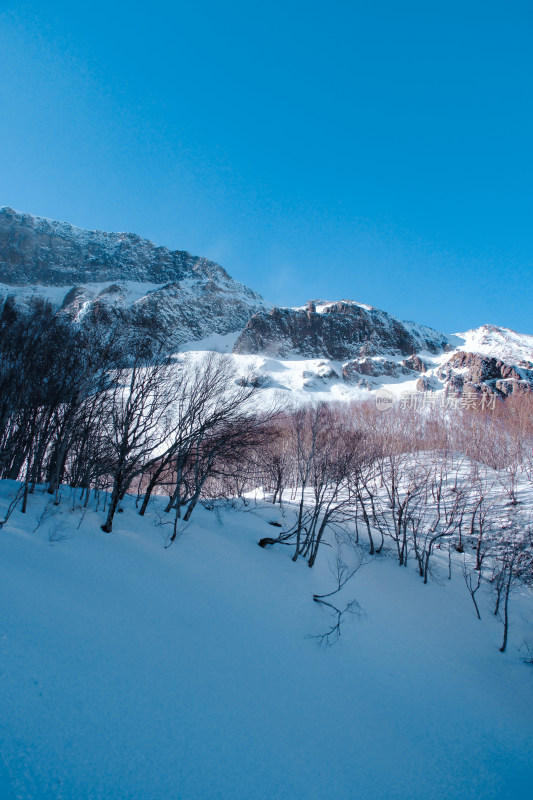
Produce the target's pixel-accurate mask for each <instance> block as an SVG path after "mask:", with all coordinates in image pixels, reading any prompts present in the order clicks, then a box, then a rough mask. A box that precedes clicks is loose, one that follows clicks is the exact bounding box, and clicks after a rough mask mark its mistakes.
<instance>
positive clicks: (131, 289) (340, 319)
mask: <svg viewBox="0 0 533 800" xmlns="http://www.w3.org/2000/svg"><path fill="white" fill-rule="evenodd" d="M8 295H14V296H15V297H16V299H17V301H18V302H19V303H22V304H23V305H29V306H31V305H32V304H34V303H35V301H36V300H39V299H41V300H47V301H49V302H51V303H52V305H53V306H54V308H55V310H56V312H57V313H61V314H63V315H66V316H67V317H68V318H69V319H70V320H72V322H74V323H77V324H91V321H92V320H93V319H98V320H99V321H102V320H107V321H108V322H109V323H110V324H112V323H113V321H117V320H118V321H120V323H124V324H126V325H132V326H134V325H138V324H139V323H140V324H141V325H143V327H144V328H145V329H146V330H147V331H149V332H150V333H151V334H153V335H155V336H161V335H164V337H165V339H166V340H167V341H168V342H169V346H172V347H175V348H176V349H180V348H181V347H182V346H184V345H190V344H191V343H194V342H199V341H201V340H203V341H209V340H210V338H212V337H213V336H215V338H216V337H217V336H218V337H226V339H224V341H225V345H224V351H226V352H230V350H231V348H230V345H228V342H227V336H228V335H230V334H231V335H233V334H235V341H233V342H232V352H233V358H234V359H236V360H237V362H239V359H241V361H242V360H243V359H244V361H246V362H247V363H248V362H249V360H250V357H255V356H258V357H260V359H261V358H262V359H263V364H264V365H265V364H266V365H267V366H264V367H263V369H261V368H260V369H259V374H258V382H259V383H260V384H264V385H265V386H266V385H274V386H276V385H281V388H289V386H284V385H283V383H282V384H279V381H278V377H279V376H276V375H274V374H273V373H271V367H272V364H273V363H276V364H278V365H279V364H281V363H282V362H283V360H287V359H288V360H289V361H290V362H291V363H294V364H296V363H297V362H299V361H301V360H302V359H309V360H310V366H309V367H306V369H304V370H303V371H301V370H300V371H301V372H302V374H301V375H298V379H297V380H292V383H291V382H290V381H289V384H290V388H294V387H296V388H298V389H302V391H304V392H306V393H308V392H312V393H313V394H315V396H319V395H321V393H322V389H323V387H324V386H325V385H326V384H327V385H329V386H331V385H334V384H335V383H336V382H338V383H339V386H340V389H339V392H340V395H341V396H344V395H345V394H346V392H345V391H344V389H342V387H344V388H345V389H349V390H350V391H352V389H354V390H355V389H363V390H370V391H374V390H376V389H379V388H383V387H384V386H388V387H391V386H392V384H394V385H396V386H400V387H403V388H404V389H405V390H406V391H415V392H417V393H422V394H427V393H444V395H446V396H448V395H451V396H454V397H462V396H463V395H464V394H465V393H468V392H473V393H475V394H476V395H478V396H483V395H491V396H496V397H500V398H504V397H505V396H507V395H509V394H513V393H515V392H529V391H533V336H528V335H526V334H519V333H517V332H516V331H513V330H511V329H509V328H502V327H498V326H495V325H491V324H486V325H483V326H480V327H479V328H475V329H471V330H469V331H466V332H463V333H459V334H449V335H448V334H444V333H441V332H439V331H437V330H434V329H433V328H430V327H428V326H426V325H420V324H417V323H415V322H405V321H402V320H400V319H398V318H397V317H395V316H393V315H392V314H389V313H388V312H386V311H382V310H380V309H377V308H374V307H373V306H370V305H367V304H365V303H361V302H358V301H355V300H339V301H323V300H310V301H308V303H307V304H305V305H304V306H299V307H295V308H289V307H283V306H270V305H269V304H267V303H266V302H265V301H264V300H263V298H262V297H261V296H260V295H259V294H258V293H257V292H255V291H254V290H253V289H251V288H249V287H248V286H245V285H243V284H241V283H238V282H237V281H235V280H234V279H233V278H232V277H231V276H230V275H229V274H228V272H227V271H226V270H225V269H224V268H223V267H221V266H220V265H219V264H217V263H216V262H214V261H210V260H208V259H206V258H202V257H200V256H192V255H191V254H190V253H189V252H188V251H186V250H170V249H169V248H166V247H163V246H158V245H155V244H154V243H153V242H151V241H149V240H147V239H142V238H141V237H140V236H138V235H137V234H134V233H113V232H106V231H89V230H85V229H84V228H79V227H77V226H74V225H71V224H70V223H67V222H59V221H56V220H50V219H47V218H46V217H38V216H33V215H31V214H25V213H22V212H17V211H14V210H13V209H11V208H10V207H8V206H3V207H1V208H0V298H1V297H3V298H5V297H7V296H8ZM213 347H215V345H213ZM188 349H191V347H189V348H188ZM204 349H205V348H204ZM312 362H316V363H312ZM268 365H270V366H268ZM291 369H294V368H293V367H291ZM280 370H281V371H283V370H285V367H283V366H281V367H279V366H278V367H275V368H274V372H279V371H280ZM334 388H335V387H334ZM337 388H338V387H337ZM341 389H342V391H341ZM329 394H330V392H329V389H328V391H327V392H326V395H329Z"/></svg>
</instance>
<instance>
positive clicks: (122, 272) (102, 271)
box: [0, 208, 265, 344]
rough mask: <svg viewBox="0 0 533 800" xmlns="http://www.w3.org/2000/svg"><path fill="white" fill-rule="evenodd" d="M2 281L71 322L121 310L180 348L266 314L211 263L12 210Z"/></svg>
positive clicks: (0, 216) (0, 230)
mask: <svg viewBox="0 0 533 800" xmlns="http://www.w3.org/2000/svg"><path fill="white" fill-rule="evenodd" d="M0 282H1V283H2V284H4V285H3V287H1V294H2V295H3V296H4V297H5V296H6V295H7V294H10V293H14V294H17V296H18V297H20V298H21V299H22V300H26V302H28V301H30V300H31V298H32V297H34V296H43V297H45V298H46V299H49V300H51V301H52V302H53V303H54V305H56V306H60V307H61V309H62V313H65V314H67V315H69V316H70V318H71V319H72V320H74V321H82V320H83V319H84V318H85V319H87V320H89V321H90V320H91V319H93V318H98V319H102V318H104V319H106V318H108V319H110V320H112V319H113V318H114V317H116V316H117V314H118V313H119V312H120V315H121V318H122V319H123V320H124V321H125V322H126V323H127V322H128V321H131V322H134V321H136V322H140V323H142V324H144V325H145V326H146V328H147V329H148V330H153V331H154V333H155V332H163V333H165V334H166V335H168V336H170V337H171V338H172V339H173V341H175V343H176V344H179V343H181V342H183V341H188V340H194V339H200V338H204V337H206V336H209V335H210V334H212V333H219V334H225V333H229V332H232V331H238V330H240V329H242V328H243V327H244V326H245V325H246V322H247V321H248V319H249V318H250V316H252V314H254V313H256V312H257V311H260V310H262V309H264V308H265V303H264V302H263V300H262V298H261V297H260V295H258V294H257V293H256V292H254V291H253V290H252V289H249V288H248V287H246V286H243V285H242V284H240V283H237V281H234V280H233V279H232V278H231V277H230V276H229V275H228V273H227V272H226V271H225V270H224V269H223V268H222V267H221V266H219V265H218V264H215V263H214V262H213V261H208V260H207V259H205V258H198V257H196V256H191V255H190V254H189V253H187V252H185V251H181V250H174V251H172V250H169V249H167V248H166V247H157V246H156V245H154V244H153V243H152V242H149V241H147V240H146V239H141V238H140V237H139V236H136V235H135V234H132V233H105V232H102V231H86V230H83V229H81V228H76V227H74V226H72V225H69V224H67V223H64V222H56V221H53V220H48V219H43V218H42V217H34V216H31V215H30V214H20V213H18V212H16V211H13V210H12V209H10V208H1V209H0ZM106 284H107V285H106ZM11 287H13V288H11ZM14 287H17V288H16V289H15V288H14ZM39 287H64V292H61V291H60V290H59V289H57V290H56V289H54V290H52V289H50V291H48V292H46V291H44V290H43V289H41V288H39Z"/></svg>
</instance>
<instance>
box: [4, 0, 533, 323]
mask: <svg viewBox="0 0 533 800" xmlns="http://www.w3.org/2000/svg"><path fill="white" fill-rule="evenodd" d="M532 42H533V6H532V4H531V2H530V0H502V1H501V2H494V1H493V0H481V1H480V2H477V0H462V2H456V1H455V0H447V1H446V2H441V1H440V0H435V2H428V0H423V1H422V0H421V1H420V2H411V0H405V1H403V0H402V2H399V0H382V1H381V2H378V1H377V0H366V1H364V2H359V0H351V1H348V0H330V1H329V2H327V3H326V2H315V0H305V2H300V0H283V2H279V1H278V0H268V2H250V0H248V1H247V2H241V1H239V0H236V1H234V2H232V0H226V2H214V0H205V2H198V0H197V2H194V1H193V0H187V2H182V0H174V2H168V3H167V2H161V0H152V1H151V2H147V1H146V0H144V2H142V3H138V2H135V0H132V2H128V3H121V2H114V0H107V2H105V3H104V2H101V0H93V2H90V3H89V2H84V3H73V2H72V1H70V2H62V1H61V0H46V2H44V1H43V0H40V2H35V0H34V1H33V2H24V0H2V3H1V6H0V205H10V206H12V207H14V208H16V209H19V210H21V211H28V212H31V213H34V214H39V215H42V216H47V217H52V218H56V219H64V220H67V221H69V222H72V223H74V224H77V225H80V226H82V227H88V228H100V229H104V230H127V231H134V232H136V233H139V234H140V235H142V236H145V237H148V238H150V239H152V240H153V241H155V242H156V243H158V244H164V245H167V246H169V247H173V248H180V249H184V250H189V251H190V252H192V253H195V254H198V255H205V256H208V257H210V258H212V259H214V260H216V261H218V262H219V263H221V264H223V265H224V266H225V267H226V268H227V269H228V271H229V272H230V274H231V275H233V277H235V278H237V279H238V280H241V281H243V282H244V283H247V284H248V285H251V286H252V287H253V288H255V289H256V290H257V291H259V292H260V293H261V294H263V296H264V297H265V298H266V299H268V300H269V301H271V302H274V303H277V304H282V305H300V304H303V303H304V302H305V301H306V300H307V299H309V298H321V299H340V298H352V299H355V300H359V301H361V302H366V303H370V304H372V305H375V306H378V307H380V308H384V309H386V310H387V311H389V312H391V313H393V314H396V315H397V316H399V317H401V318H404V319H414V320H416V321H419V322H424V323H427V324H430V325H432V326H433V327H436V328H439V329H441V330H444V331H446V332H450V331H457V330H462V329H466V328H469V327H474V326H477V325H480V324H483V323H485V322H493V323H495V324H499V325H506V326H508V327H511V328H515V329H517V330H521V331H523V332H526V333H533V314H532V305H533V226H532V221H533V46H532Z"/></svg>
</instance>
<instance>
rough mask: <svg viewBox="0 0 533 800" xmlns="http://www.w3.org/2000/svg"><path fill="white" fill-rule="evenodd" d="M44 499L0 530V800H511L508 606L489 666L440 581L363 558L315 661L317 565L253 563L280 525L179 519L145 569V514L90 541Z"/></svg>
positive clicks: (517, 678)
mask: <svg viewBox="0 0 533 800" xmlns="http://www.w3.org/2000/svg"><path fill="white" fill-rule="evenodd" d="M14 491H15V485H14V484H13V483H8V482H4V483H3V484H1V485H0V506H1V508H2V511H3V510H4V509H5V506H6V504H7V502H8V501H9V497H10V495H11V494H12V493H13V492H14ZM47 499H48V498H47V496H46V495H43V494H42V493H41V492H40V491H39V490H38V491H37V493H36V494H35V495H34V496H32V497H31V498H30V504H29V510H28V514H27V515H22V514H21V513H20V512H19V511H16V512H15V513H14V514H13V516H12V517H11V518H10V520H9V521H8V523H7V524H6V525H5V527H4V528H3V530H2V531H1V532H0V607H1V609H2V613H1V615H0V707H1V708H2V713H1V715H0V796H1V797H2V800H4V799H5V800H11V798H19V799H20V800H30V798H31V800H52V798H53V799H54V800H79V799H80V798H91V800H114V799H115V798H129V800H160V799H161V798H180V800H199V798H201V800H211V799H213V800H214V799H215V798H217V800H296V798H298V799H299V800H300V799H301V800H325V798H335V800H352V798H357V800H376V798H387V800H389V799H391V800H393V799H394V798H395V799H396V800H417V799H418V798H420V800H421V799H422V798H423V799H424V800H437V799H438V800H441V798H472V799H473V798H481V797H483V798H485V799H486V800H504V799H505V798H509V799H510V798H513V800H525V799H526V798H529V797H530V791H531V784H532V781H533V757H532V752H531V713H530V711H531V706H532V703H533V682H532V680H531V677H532V676H531V674H530V669H531V668H530V667H528V666H526V665H525V664H524V663H522V661H521V659H520V656H519V654H518V652H517V649H518V648H519V646H520V645H521V643H522V640H523V638H524V636H525V635H526V631H527V623H528V620H530V619H531V598H530V597H529V596H526V595H520V596H517V597H516V599H515V600H514V601H513V608H512V622H511V633H510V637H511V638H510V643H509V649H508V652H507V653H506V654H505V655H502V654H501V653H499V652H498V647H499V644H500V639H501V626H500V623H499V622H498V621H497V620H495V619H494V617H493V616H492V614H491V613H490V603H489V598H488V595H484V596H483V597H482V598H481V600H480V603H481V613H482V617H483V620H482V621H481V622H480V621H478V620H477V619H476V617H475V613H474V609H473V607H472V603H471V600H470V597H469V596H468V593H467V591H466V588H465V585H464V582H463V578H462V574H461V569H460V565H459V563H458V562H457V563H456V562H455V561H454V563H453V577H452V580H451V581H449V580H447V569H448V567H447V563H446V559H445V560H444V562H443V563H442V564H440V567H439V569H440V571H441V575H442V580H441V581H439V582H430V584H429V585H427V586H424V585H423V583H422V582H421V580H420V579H419V578H418V577H417V575H416V574H415V570H414V565H413V568H412V569H411V568H409V569H398V567H397V566H396V565H395V564H394V563H393V561H392V560H389V559H387V558H383V557H382V558H377V559H374V560H373V561H372V562H371V563H369V564H367V565H365V566H363V567H362V568H361V569H360V570H359V572H357V574H356V576H355V577H354V578H353V579H352V581H350V583H349V584H347V586H346V588H345V590H344V592H345V593H346V594H345V599H353V598H356V599H357V600H358V601H359V603H360V604H361V606H362V610H363V612H364V613H363V615H362V616H361V617H360V618H357V619H354V620H352V621H348V622H347V623H346V625H345V627H344V628H343V634H342V637H341V641H340V642H339V644H338V645H336V646H335V647H333V648H330V649H323V648H319V647H318V646H317V644H316V643H315V641H314V640H313V639H309V638H307V637H308V635H309V634H320V633H322V632H324V630H326V629H327V627H328V625H329V622H330V617H329V616H328V614H327V610H326V609H325V608H323V607H322V608H321V607H319V606H318V605H317V604H316V603H313V601H312V595H313V593H316V592H318V593H325V592H327V591H331V589H332V588H333V578H332V575H331V572H330V570H329V566H328V558H329V559H330V560H332V559H333V557H334V555H333V551H330V550H329V549H328V548H325V549H324V553H323V554H322V557H321V559H320V558H319V561H318V562H317V564H316V566H315V568H314V569H313V570H310V569H309V568H308V567H307V566H306V565H305V564H304V563H297V564H294V563H292V561H291V560H290V557H289V554H288V553H287V550H286V548H281V549H279V550H276V549H273V550H263V549H260V548H259V547H257V540H258V539H259V538H260V537H261V536H264V535H268V532H269V531H272V528H271V527H270V526H269V524H268V523H269V521H277V520H278V519H282V521H283V522H284V523H285V524H286V523H287V519H283V518H281V517H280V511H279V509H277V508H274V507H273V506H272V505H271V504H265V503H261V502H260V503H258V504H257V505H254V504H252V505H250V506H249V507H248V508H242V507H240V508H238V509H233V510H232V509H230V508H226V509H221V510H220V511H219V512H215V511H209V510H206V509H202V508H200V509H198V511H197V512H196V514H195V517H193V521H192V522H191V524H190V526H189V527H188V528H187V530H186V531H185V533H184V534H183V535H182V536H181V538H180V539H178V540H177V542H176V543H175V544H174V545H172V547H170V548H168V549H165V548H164V544H165V541H166V540H167V538H168V537H167V528H166V526H164V525H161V524H160V517H162V518H163V521H164V516H165V515H164V514H160V508H159V507H158V508H157V509H156V507H155V506H154V509H153V510H152V511H150V509H149V512H148V516H147V517H146V518H144V519H143V518H140V517H139V516H138V515H137V514H136V513H135V508H134V498H130V497H127V498H126V500H125V510H124V513H122V514H119V515H118V516H117V519H116V527H115V530H114V532H113V534H103V533H102V531H101V530H100V527H99V525H100V523H101V522H102V519H103V516H102V510H101V509H100V511H98V512H97V511H96V510H95V508H94V506H93V505H91V506H90V507H89V509H88V510H87V511H86V512H84V511H83V509H81V508H78V507H75V508H74V510H72V507H73V505H74V506H76V503H75V498H74V497H72V496H71V497H68V496H67V495H64V497H63V499H62V502H61V505H60V506H58V507H56V506H53V504H51V505H49V506H48V510H47V512H46V513H44V514H43V512H44V511H45V508H46V502H47ZM156 505H157V503H156ZM158 511H159V513H158ZM287 514H290V511H289V510H288V511H287ZM439 563H440V562H439ZM436 566H437V562H436Z"/></svg>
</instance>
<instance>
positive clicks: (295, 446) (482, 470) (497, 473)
mask: <svg viewBox="0 0 533 800" xmlns="http://www.w3.org/2000/svg"><path fill="white" fill-rule="evenodd" d="M528 403H530V400H529V399H528V398H527V397H526V398H521V399H520V400H519V401H516V403H515V408H516V409H517V410H518V413H517V414H516V415H514V414H513V413H512V412H513V408H512V404H511V403H510V404H509V406H508V407H507V409H505V410H503V409H499V412H498V414H497V415H489V414H476V413H475V412H465V413H463V414H462V415H461V417H459V416H458V415H454V416H453V417H452V416H450V415H449V414H446V413H444V411H440V412H439V411H438V410H437V409H435V410H434V411H433V412H432V413H429V414H426V415H425V416H419V415H414V414H412V413H411V412H410V411H409V410H401V409H398V410H396V411H389V412H387V413H381V412H379V411H377V410H376V407H375V406H374V404H372V403H371V402H369V403H358V404H355V405H353V406H351V407H349V408H346V407H341V406H338V407H335V406H326V405H318V406H313V407H307V408H304V409H300V410H298V411H295V412H293V413H286V414H284V415H283V416H281V417H279V418H278V419H277V420H276V421H275V423H274V426H275V428H276V433H275V435H274V436H272V437H271V439H270V440H269V442H268V446H267V447H266V448H264V449H262V451H261V452H260V453H258V455H257V466H258V470H257V474H256V476H255V479H254V481H255V484H256V485H257V483H258V482H259V481H262V482H263V486H264V487H265V491H266V493H267V495H268V496H269V497H270V499H271V500H272V502H273V503H279V504H282V503H283V502H284V499H286V500H290V501H291V503H292V504H293V507H294V522H291V524H290V525H288V526H287V529H286V530H281V531H280V533H279V535H278V536H277V537H265V538H264V539H262V540H261V541H260V543H259V544H260V545H261V546H263V547H264V546H267V545H273V544H281V545H288V546H290V547H292V548H293V559H294V560H296V559H297V558H299V557H302V558H305V559H306V560H307V562H308V564H309V566H313V564H314V563H315V561H316V557H317V553H318V549H319V546H320V544H321V542H323V541H324V535H325V532H326V531H327V530H328V529H329V530H330V531H333V532H335V531H336V530H339V529H343V530H345V531H348V530H352V531H354V538H355V541H356V542H359V543H360V544H362V543H363V542H364V540H365V539H366V540H367V547H368V552H369V554H370V555H375V554H379V553H381V552H382V551H383V548H384V545H385V543H388V545H389V546H388V547H387V552H388V553H389V554H391V553H394V554H395V557H396V558H397V561H398V564H399V565H400V566H403V567H406V566H407V565H408V564H409V563H413V564H414V566H415V567H416V570H417V572H418V573H419V575H420V576H421V578H422V579H423V581H424V583H427V582H428V580H429V578H430V576H431V574H432V571H433V569H434V564H435V557H436V555H437V554H439V555H440V556H441V558H440V559H439V563H440V564H441V565H442V563H443V562H444V563H446V564H447V570H448V577H450V578H451V575H452V557H453V554H459V557H460V558H461V557H462V561H463V565H462V570H463V574H464V579H465V582H466V585H467V588H468V590H469V592H470V594H471V597H472V600H473V604H474V607H475V611H476V613H477V615H478V616H479V617H480V610H479V606H478V603H477V600H476V592H477V591H478V589H479V587H480V586H481V582H482V580H483V579H486V580H487V581H488V582H490V585H492V586H493V588H494V592H495V597H496V601H495V613H496V614H497V615H501V618H502V621H503V623H504V641H503V644H502V649H503V650H505V647H506V642H507V631H508V601H509V597H510V595H511V594H512V590H513V587H514V586H515V585H516V582H517V581H522V582H530V583H531V582H533V548H532V540H531V524H530V521H531V517H532V514H533V507H532V500H533V497H532V496H531V492H530V491H529V490H528V483H529V487H530V488H531V489H533V485H532V484H531V469H530V462H529V460H528V459H529V458H530V454H531V452H532V447H533V430H532V427H531V419H532V417H531V416H530V415H529V414H528V413H526V412H525V411H524V409H525V408H527V407H528V406H527V404H528ZM519 487H522V488H521V490H520V491H519ZM330 538H331V537H330ZM391 545H392V547H391ZM442 556H444V558H442ZM440 571H442V568H441V570H440Z"/></svg>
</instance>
